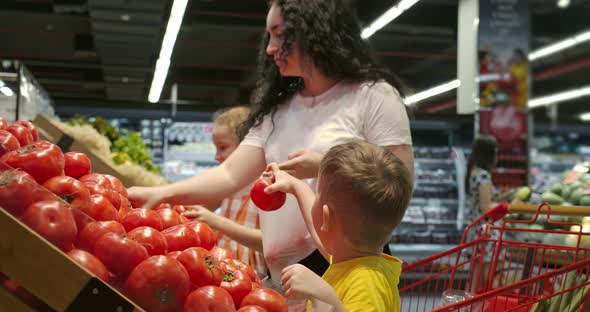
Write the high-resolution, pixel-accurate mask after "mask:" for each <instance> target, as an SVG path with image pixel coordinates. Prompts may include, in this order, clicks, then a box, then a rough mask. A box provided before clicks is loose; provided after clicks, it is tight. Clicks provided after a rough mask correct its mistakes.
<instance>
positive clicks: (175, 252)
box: [167, 250, 182, 259]
mask: <svg viewBox="0 0 590 312" xmlns="http://www.w3.org/2000/svg"><path fill="white" fill-rule="evenodd" d="M181 253H182V251H180V250H177V251H173V252H169V253H168V254H167V256H168V257H170V258H173V259H176V258H178V256H179V255H180V254H181Z"/></svg>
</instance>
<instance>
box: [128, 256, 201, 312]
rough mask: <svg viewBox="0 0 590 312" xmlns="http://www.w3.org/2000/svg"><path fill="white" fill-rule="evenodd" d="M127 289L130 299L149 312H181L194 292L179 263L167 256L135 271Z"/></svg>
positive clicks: (146, 261) (154, 257)
mask: <svg viewBox="0 0 590 312" xmlns="http://www.w3.org/2000/svg"><path fill="white" fill-rule="evenodd" d="M126 289H127V293H128V294H129V297H130V298H131V299H132V300H133V301H134V302H136V303H138V304H139V305H140V306H141V307H143V308H144V309H146V311H179V310H181V309H182V306H183V303H184V300H185V298H186V296H187V295H188V292H189V290H190V282H189V277H188V273H187V272H186V270H185V269H184V267H183V266H182V265H181V264H180V263H179V262H178V261H176V260H174V259H172V258H170V257H167V256H153V257H150V258H148V259H146V260H144V261H143V262H141V263H140V264H139V265H137V266H136V267H135V268H134V269H133V271H132V272H131V274H129V277H128V278H127V285H126Z"/></svg>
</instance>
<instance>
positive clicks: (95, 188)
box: [84, 182, 121, 210]
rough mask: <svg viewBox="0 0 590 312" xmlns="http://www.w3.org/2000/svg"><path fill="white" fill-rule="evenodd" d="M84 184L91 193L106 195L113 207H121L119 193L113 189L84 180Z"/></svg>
mask: <svg viewBox="0 0 590 312" xmlns="http://www.w3.org/2000/svg"><path fill="white" fill-rule="evenodd" d="M84 185H86V187H87V188H88V190H89V191H90V194H91V195H95V194H100V195H102V196H104V197H106V198H107V199H108V200H109V201H110V202H111V204H112V205H113V207H115V209H117V210H118V209H120V208H121V194H119V193H117V192H115V190H113V189H110V188H106V187H102V186H100V185H98V184H97V183H94V182H84Z"/></svg>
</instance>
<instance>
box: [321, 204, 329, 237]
mask: <svg viewBox="0 0 590 312" xmlns="http://www.w3.org/2000/svg"><path fill="white" fill-rule="evenodd" d="M330 217H331V216H330V208H329V207H328V205H324V206H322V226H321V227H320V230H322V231H323V232H328V231H329V230H330Z"/></svg>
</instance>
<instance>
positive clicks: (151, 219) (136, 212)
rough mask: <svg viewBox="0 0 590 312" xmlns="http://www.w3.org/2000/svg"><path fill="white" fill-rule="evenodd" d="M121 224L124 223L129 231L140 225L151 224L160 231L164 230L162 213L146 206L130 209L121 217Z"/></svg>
mask: <svg viewBox="0 0 590 312" xmlns="http://www.w3.org/2000/svg"><path fill="white" fill-rule="evenodd" d="M121 224H123V226H124V227H125V230H126V231H127V232H129V231H131V230H133V229H135V228H138V227H140V226H149V227H152V228H154V229H156V230H158V231H161V230H162V219H161V218H160V215H159V214H158V213H157V212H155V211H154V210H151V209H145V208H137V209H133V210H131V211H129V212H128V213H127V214H126V215H125V216H124V217H123V219H121Z"/></svg>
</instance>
